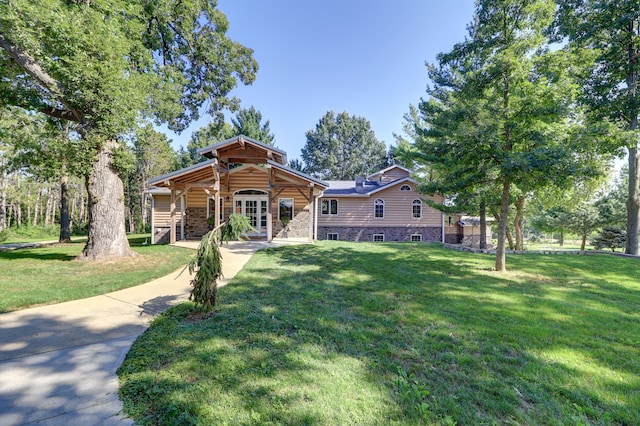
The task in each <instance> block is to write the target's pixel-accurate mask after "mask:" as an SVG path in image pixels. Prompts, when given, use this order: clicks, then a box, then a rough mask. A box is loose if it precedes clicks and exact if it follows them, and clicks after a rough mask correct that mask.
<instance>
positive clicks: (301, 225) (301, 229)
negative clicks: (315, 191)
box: [274, 209, 311, 238]
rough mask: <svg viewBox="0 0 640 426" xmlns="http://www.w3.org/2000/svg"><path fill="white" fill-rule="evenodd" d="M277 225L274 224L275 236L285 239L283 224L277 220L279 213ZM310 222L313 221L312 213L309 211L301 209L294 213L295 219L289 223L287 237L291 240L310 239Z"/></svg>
mask: <svg viewBox="0 0 640 426" xmlns="http://www.w3.org/2000/svg"><path fill="white" fill-rule="evenodd" d="M274 216H276V221H275V222H277V223H274V234H275V236H276V237H277V238H282V237H283V230H282V223H281V222H280V221H279V220H277V212H276V213H275V215H274ZM309 221H311V212H309V210H307V209H301V210H298V211H295V212H294V217H293V220H292V221H291V222H289V230H288V231H287V237H289V238H309Z"/></svg>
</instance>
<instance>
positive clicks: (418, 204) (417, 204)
mask: <svg viewBox="0 0 640 426" xmlns="http://www.w3.org/2000/svg"><path fill="white" fill-rule="evenodd" d="M411 215H412V217H413V218H414V219H420V218H422V201H421V200H413V202H412V203H411Z"/></svg>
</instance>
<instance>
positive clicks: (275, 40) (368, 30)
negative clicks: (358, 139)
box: [166, 0, 474, 159]
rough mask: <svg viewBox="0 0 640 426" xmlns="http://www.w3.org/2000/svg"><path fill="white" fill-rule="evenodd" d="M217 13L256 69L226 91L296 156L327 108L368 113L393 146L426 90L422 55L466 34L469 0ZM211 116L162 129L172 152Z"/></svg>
mask: <svg viewBox="0 0 640 426" xmlns="http://www.w3.org/2000/svg"><path fill="white" fill-rule="evenodd" d="M219 9H220V10H221V11H222V12H223V13H225V15H226V16H227V18H228V20H229V25H230V27H229V31H228V33H227V35H228V36H229V37H230V38H231V39H233V40H235V41H238V42H240V43H242V44H243V45H245V46H247V47H250V48H252V49H254V51H255V52H254V57H255V58H256V60H257V61H258V64H259V67H260V69H259V71H258V74H257V78H256V81H255V82H254V83H253V84H252V85H250V86H241V87H239V88H237V89H236V90H234V91H233V92H232V94H233V95H234V96H237V97H238V98H240V99H241V101H242V104H241V105H242V107H243V108H249V107H250V106H251V105H253V106H254V107H255V108H256V109H258V110H259V111H260V112H261V113H262V116H263V121H265V120H269V121H270V127H271V131H272V133H273V134H274V135H275V137H276V140H275V143H276V146H277V147H278V148H280V149H283V150H285V151H287V153H288V154H289V159H292V158H298V157H300V150H301V149H302V147H303V146H304V144H305V142H306V137H305V132H306V131H307V130H312V129H315V126H316V124H318V121H319V120H320V118H321V117H322V116H323V115H324V114H325V113H326V112H327V111H328V110H333V111H334V112H343V111H346V112H348V113H349V114H350V115H357V116H360V117H364V118H366V119H367V120H369V122H370V123H371V127H372V129H373V130H374V132H375V134H376V137H377V138H378V139H379V140H383V141H385V142H386V143H387V146H389V145H392V144H393V142H394V139H393V133H394V132H395V133H401V132H402V123H403V115H404V114H405V113H406V112H407V111H408V110H409V104H417V103H418V102H419V101H420V98H422V97H425V96H426V92H425V89H426V87H427V84H428V80H427V74H426V67H425V65H424V64H425V61H427V62H434V61H435V59H436V55H437V54H438V53H440V52H444V51H448V50H450V49H451V47H452V46H453V45H454V44H455V43H457V42H460V41H463V40H464V37H465V35H466V34H467V30H466V26H467V24H468V23H469V22H470V21H471V18H472V16H473V10H474V2H473V0H449V1H435V0H394V1H389V0H325V1H293V0H270V1H265V0H220V1H219ZM225 115H226V117H227V121H230V120H229V119H230V116H231V115H232V114H231V113H229V112H225ZM208 121H209V119H208V117H205V118H204V119H201V120H200V121H198V122H197V123H194V124H193V125H192V126H191V127H190V128H189V129H187V130H185V131H184V132H182V134H180V135H177V134H174V133H171V132H166V133H167V135H168V136H169V138H171V139H173V141H174V142H173V146H174V147H175V148H178V147H179V146H181V145H183V146H186V144H187V142H188V141H189V139H190V137H191V133H192V132H193V131H194V130H196V129H198V128H199V127H201V126H204V125H206V123H207V122H208Z"/></svg>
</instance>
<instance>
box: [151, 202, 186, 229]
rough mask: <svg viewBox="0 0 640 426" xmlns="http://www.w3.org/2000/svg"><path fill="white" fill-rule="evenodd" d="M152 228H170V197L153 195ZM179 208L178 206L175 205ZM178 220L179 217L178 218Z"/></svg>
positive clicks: (177, 204)
mask: <svg viewBox="0 0 640 426" xmlns="http://www.w3.org/2000/svg"><path fill="white" fill-rule="evenodd" d="M153 204H154V206H155V209H154V211H153V222H154V223H153V227H154V228H158V227H160V228H165V227H170V226H171V195H164V194H163V195H154V196H153ZM176 206H177V207H179V206H180V204H179V203H176ZM178 219H179V216H178Z"/></svg>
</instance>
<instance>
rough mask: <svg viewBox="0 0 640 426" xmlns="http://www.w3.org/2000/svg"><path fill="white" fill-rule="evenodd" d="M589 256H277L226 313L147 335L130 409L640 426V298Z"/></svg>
mask: <svg viewBox="0 0 640 426" xmlns="http://www.w3.org/2000/svg"><path fill="white" fill-rule="evenodd" d="M552 258H553V259H556V258H557V257H552ZM563 259H564V258H563ZM575 259H576V260H575V261H573V262H574V263H571V262H569V263H568V265H567V267H566V268H565V269H563V265H562V264H552V263H546V262H547V261H548V260H549V259H548V257H533V256H532V257H530V258H528V259H527V258H525V257H524V256H523V257H521V258H520V260H519V261H518V262H522V264H521V265H518V262H513V264H514V271H515V270H516V269H517V270H518V272H514V273H512V274H507V275H500V274H496V273H494V272H491V271H490V269H491V265H492V262H493V258H491V257H484V256H481V255H472V254H467V253H459V252H449V251H445V250H443V249H440V248H436V247H433V246H428V245H414V244H376V245H369V244H340V243H335V244H323V245H319V246H315V247H311V246H298V247H287V248H279V249H269V250H264V251H263V252H262V253H259V254H258V255H256V257H254V259H253V260H252V261H251V262H250V263H249V264H248V265H247V267H245V269H244V270H243V271H242V272H241V273H240V274H239V275H238V276H237V277H236V279H234V280H233V281H232V282H231V284H230V285H228V286H227V287H225V288H223V289H222V290H221V300H222V305H221V308H220V310H219V311H218V312H217V313H216V314H215V315H213V316H211V317H210V318H207V319H205V320H201V321H193V322H192V321H190V320H189V318H190V312H191V308H190V306H189V305H183V306H180V307H178V308H175V309H173V310H171V311H170V313H169V314H168V315H166V316H163V317H162V319H161V320H159V321H157V322H156V323H155V324H154V326H153V327H152V328H151V329H150V330H149V331H148V332H147V333H146V334H145V335H144V336H143V337H142V338H141V339H139V341H138V342H137V343H136V344H135V345H134V348H133V350H132V351H131V352H130V355H129V358H128V360H127V362H125V364H124V365H123V367H122V368H121V371H120V373H121V379H122V380H123V387H122V390H121V392H122V395H123V397H124V399H125V405H126V406H127V409H128V410H129V411H128V412H129V414H132V415H134V416H135V418H136V419H137V420H138V421H141V423H143V424H172V423H174V424H175V423H176V422H181V423H184V424H190V423H193V422H196V421H199V422H205V423H207V422H213V423H215V422H220V423H222V422H231V423H235V422H237V423H251V422H257V423H269V422H272V423H277V424H344V423H353V424H357V423H360V424H371V423H377V424H381V423H382V424H385V423H390V422H391V423H392V422H401V423H408V424H416V423H421V422H425V423H430V422H435V423H441V422H445V423H446V422H447V421H455V422H458V424H486V423H518V424H555V423H567V422H568V423H579V422H583V423H603V424H607V423H612V424H618V423H619V424H633V422H634V421H635V420H636V419H637V418H638V416H639V414H640V396H639V395H638V393H637V389H638V388H639V387H640V381H639V380H638V375H640V362H639V361H638V360H639V359H640V350H639V349H638V345H637V342H640V332H639V331H638V329H637V313H636V312H637V306H638V299H639V296H638V291H637V287H636V290H634V289H633V288H632V289H630V288H629V287H626V286H623V285H617V284H616V283H615V282H613V283H607V282H603V281H601V279H602V276H601V275H600V274H599V272H598V268H597V267H596V268H595V270H594V271H593V272H592V270H589V271H585V268H588V267H589V265H590V264H591V263H592V262H596V263H597V262H598V261H599V259H594V258H591V257H589V258H578V257H576V258H575ZM554 261H555V260H554ZM623 261H624V260H621V259H617V262H618V263H617V265H623V266H624V267H623V268H621V270H620V276H622V277H625V276H632V275H633V271H634V268H635V267H636V266H635V265H632V264H625V263H619V262H623ZM558 271H564V272H563V273H565V274H567V276H568V278H566V279H564V278H562V277H560V276H559V274H558ZM611 272H612V271H611V270H609V271H607V273H611ZM518 274H521V275H522V276H520V275H518ZM625 300H626V302H625V303H623V304H621V303H620V301H625ZM164 372H166V374H165V373H164ZM214 401H218V403H219V404H221V405H225V404H228V406H232V407H241V409H234V410H230V411H233V413H230V412H229V411H225V410H220V411H216V410H214V412H213V413H212V410H211V409H210V408H209V405H208V404H212V403H214ZM327 406H329V407H330V408H327V409H324V410H323V409H321V408H318V407H327ZM233 416H236V417H233ZM242 416H245V417H242Z"/></svg>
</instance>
